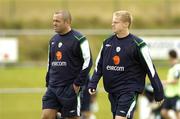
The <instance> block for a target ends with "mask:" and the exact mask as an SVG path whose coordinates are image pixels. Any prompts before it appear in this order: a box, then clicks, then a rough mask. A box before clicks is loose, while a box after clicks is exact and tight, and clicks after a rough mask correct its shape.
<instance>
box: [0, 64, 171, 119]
mask: <svg viewBox="0 0 180 119" xmlns="http://www.w3.org/2000/svg"><path fill="white" fill-rule="evenodd" d="M155 63H156V65H157V66H158V67H157V71H158V73H159V76H160V78H161V79H165V78H166V74H167V68H168V67H167V64H164V65H165V66H161V65H158V64H160V63H161V62H155ZM45 72H46V67H38V66H35V67H8V68H0V88H32V87H34V88H37V87H40V88H42V87H44V85H45V80H44V77H45ZM99 87H103V85H102V80H101V81H100V84H99ZM43 94H44V93H27V94H26V93H20V94H0V119H40V115H41V98H42V96H43ZM97 100H98V104H99V111H98V112H97V113H96V116H97V119H111V118H112V115H111V112H110V104H109V101H108V98H107V93H98V96H97ZM136 115H137V116H136V117H135V119H138V113H137V112H136Z"/></svg>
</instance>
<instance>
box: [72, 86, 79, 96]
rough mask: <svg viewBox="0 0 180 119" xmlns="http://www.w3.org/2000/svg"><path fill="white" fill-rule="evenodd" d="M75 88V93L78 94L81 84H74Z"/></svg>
mask: <svg viewBox="0 0 180 119" xmlns="http://www.w3.org/2000/svg"><path fill="white" fill-rule="evenodd" d="M73 88H74V91H75V93H76V94H78V93H79V90H80V86H77V85H75V84H73Z"/></svg>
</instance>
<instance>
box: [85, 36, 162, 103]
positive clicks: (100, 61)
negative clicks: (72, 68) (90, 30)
mask: <svg viewBox="0 0 180 119" xmlns="http://www.w3.org/2000/svg"><path fill="white" fill-rule="evenodd" d="M146 74H148V76H149V79H150V81H151V84H152V86H153V88H154V92H155V99H156V100H157V101H159V100H162V99H163V95H164V93H163V87H162V84H161V82H160V79H159V77H158V74H157V72H156V70H155V67H154V65H153V63H152V60H151V57H150V55H149V50H148V47H147V45H146V44H145V42H143V40H141V39H140V38H138V37H136V36H134V35H133V34H129V35H128V36H126V37H124V38H118V37H117V36H116V35H113V36H111V37H109V38H108V39H106V40H105V41H104V42H103V45H102V47H101V50H100V52H99V55H98V57H97V60H96V67H95V71H94V73H93V76H92V79H91V80H90V83H89V85H88V87H89V88H94V89H96V87H97V84H98V82H99V79H100V78H101V76H103V83H104V88H105V90H106V91H107V92H109V93H121V92H122V91H123V92H124V91H125V92H126V91H136V92H138V93H142V91H143V89H144V86H145V77H146Z"/></svg>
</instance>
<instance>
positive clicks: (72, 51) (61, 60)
mask: <svg viewBox="0 0 180 119" xmlns="http://www.w3.org/2000/svg"><path fill="white" fill-rule="evenodd" d="M91 66H92V59H91V52H90V48H89V43H88V40H87V39H86V37H85V36H83V35H82V34H81V33H79V32H77V31H75V30H71V31H70V32H68V33H66V34H64V35H60V34H55V35H54V36H53V37H52V39H51V40H50V42H49V59H48V70H47V74H46V86H51V87H59V86H67V85H70V84H73V83H74V84H75V85H77V86H82V85H84V84H85V82H86V79H87V76H88V73H89V71H90V68H91Z"/></svg>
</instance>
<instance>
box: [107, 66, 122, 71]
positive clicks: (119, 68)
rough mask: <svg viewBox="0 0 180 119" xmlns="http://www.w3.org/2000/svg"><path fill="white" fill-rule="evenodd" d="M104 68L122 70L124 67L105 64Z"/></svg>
mask: <svg viewBox="0 0 180 119" xmlns="http://www.w3.org/2000/svg"><path fill="white" fill-rule="evenodd" d="M106 69H107V70H110V71H124V67H122V66H110V65H107V66H106Z"/></svg>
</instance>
